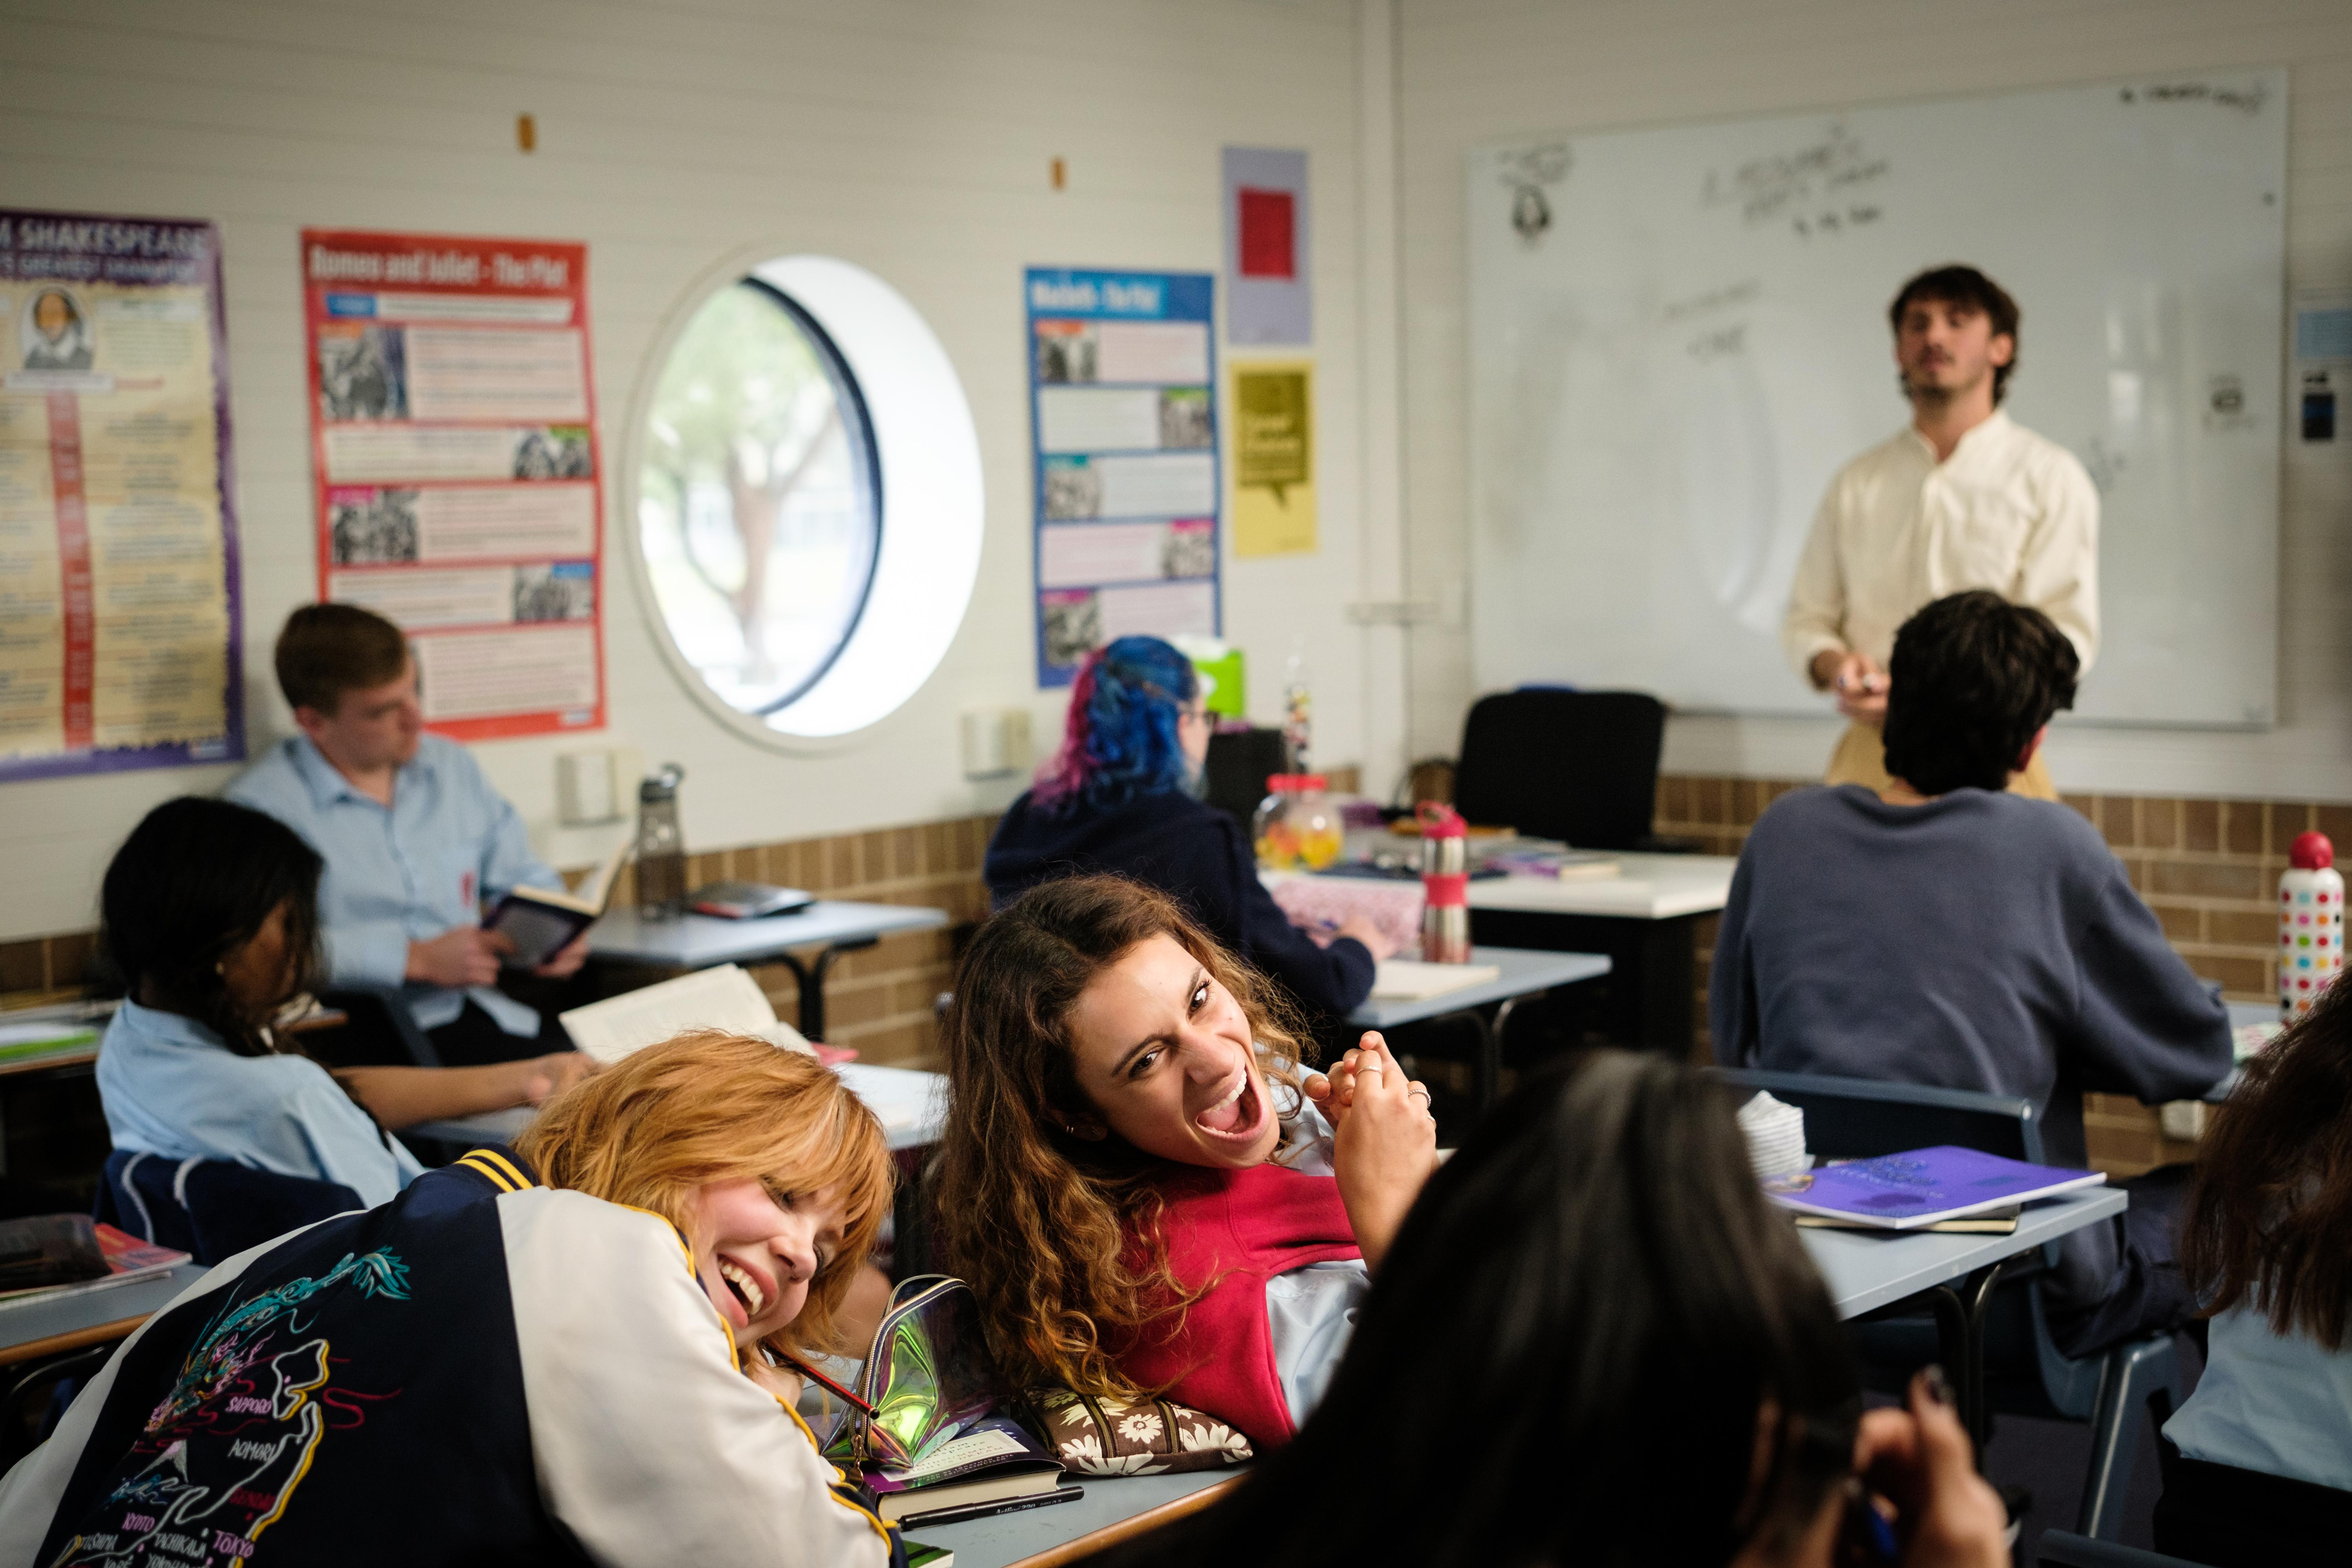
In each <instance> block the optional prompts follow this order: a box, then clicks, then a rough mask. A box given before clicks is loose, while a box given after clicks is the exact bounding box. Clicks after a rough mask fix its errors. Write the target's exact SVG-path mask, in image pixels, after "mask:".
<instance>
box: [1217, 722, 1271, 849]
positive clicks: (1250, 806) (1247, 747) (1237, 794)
mask: <svg viewBox="0 0 2352 1568" xmlns="http://www.w3.org/2000/svg"><path fill="white" fill-rule="evenodd" d="M1289 767H1290V762H1289V750H1288V748H1287V747H1286V746H1285V745H1284V744H1283V740H1282V731H1279V730H1220V731H1217V732H1216V733H1215V734H1213V735H1211V736H1210V737H1209V755H1208V758H1207V760H1205V761H1204V762H1202V764H1201V773H1202V784H1204V785H1205V788H1204V789H1203V791H1202V799H1204V800H1206V801H1207V802H1208V803H1209V804H1210V805H1213V806H1215V807H1216V808H1217V809H1218V810H1219V811H1222V812H1223V813H1224V814H1225V815H1226V816H1230V817H1232V818H1233V819H1234V821H1235V822H1238V823H1240V824H1241V825H1242V833H1243V835H1244V837H1246V836H1247V835H1248V833H1249V830H1250V826H1251V820H1250V819H1251V818H1252V817H1254V816H1256V815H1257V808H1258V807H1259V806H1260V805H1263V804H1265V781H1266V779H1267V778H1268V777H1270V776H1271V775H1273V774H1275V773H1286V772H1287V771H1288V770H1289Z"/></svg>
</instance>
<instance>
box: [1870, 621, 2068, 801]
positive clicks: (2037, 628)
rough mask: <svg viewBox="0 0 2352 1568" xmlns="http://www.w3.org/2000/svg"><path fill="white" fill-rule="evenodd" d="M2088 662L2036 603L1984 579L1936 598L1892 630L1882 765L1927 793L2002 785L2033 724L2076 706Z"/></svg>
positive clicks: (2030, 735)
mask: <svg viewBox="0 0 2352 1568" xmlns="http://www.w3.org/2000/svg"><path fill="white" fill-rule="evenodd" d="M2082 668H2083V661H2082V659H2081V658H2079V657H2078V656H2077V655H2076V654H2075V652H2074V644H2073V643H2071V642H2069V641H2067V640H2066V634H2065V633H2063V632H2062V631H2060V630H2059V629H2058V627H2057V626H2055V625H2054V624H2053V622H2052V621H2051V619H2050V617H2049V616H2045V615H2043V614H2042V612H2041V611H2039V610H2037V609H2034V608H2032V607H2031V606H2030V605H2012V604H2011V603H2010V602H2009V601H2008V600H2006V599H2004V598H2002V597H2001V596H2000V595H1999V594H1995V593H1991V592H1990V591H1988V590H1986V589H1983V588H1978V589H1975V590H1972V591H1971V592H1969V593H1966V594H1954V595H1951V596H1949V597H1948V598H1943V599H1938V600H1937V601H1936V602H1935V603H1934V604H1932V605H1928V606H1927V608H1926V609H1924V610H1921V611H1920V612H1919V613H1918V614H1917V615H1916V616H1912V617H1911V618H1910V619H1909V620H1907V621H1906V622H1904V623H1903V629H1902V630H1900V631H1898V632H1896V633H1895V657H1894V658H1891V659H1889V660H1888V661H1887V671H1886V672H1887V675H1888V677H1889V678H1890V679H1891V681H1892V683H1893V684H1892V685H1891V687H1890V688H1889V689H1888V691H1887V694H1886V771H1887V772H1888V773H1893V774H1894V775H1895V777H1896V778H1898V779H1901V780H1902V781H1903V782H1904V783H1905V784H1909V785H1910V786H1911V787H1912V788H1913V789H1916V790H1917V791H1918V792H1919V793H1920V794H1921V795H1943V794H1946V793H1947V792H1948V791H1951V790H1956V789H1965V788H1969V787H1971V786H1973V787H1974V788H1977V789H1993V790H1997V789H2003V788H2006V787H2007V786H2008V784H2009V775H2010V772H2011V769H2013V768H2015V767H2016V766H2017V759H2018V755H2019V753H2020V752H2023V751H2024V750H2025V746H2026V742H2029V741H2031V740H2032V739H2033V736H2034V732H2035V731H2038V730H2040V729H2041V728H2042V725H2044V724H2047V723H2048V722H2050V716H2051V715H2052V714H2053V713H2055V712H2057V711H2059V710H2061V709H2064V708H2072V707H2073V706H2074V679H2075V677H2076V676H2077V675H2079V674H2081V673H2082Z"/></svg>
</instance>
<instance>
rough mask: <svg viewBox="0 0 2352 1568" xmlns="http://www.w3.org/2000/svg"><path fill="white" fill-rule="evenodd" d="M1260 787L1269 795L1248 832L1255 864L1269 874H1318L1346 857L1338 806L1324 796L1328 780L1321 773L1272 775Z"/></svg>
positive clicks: (1344, 828)
mask: <svg viewBox="0 0 2352 1568" xmlns="http://www.w3.org/2000/svg"><path fill="white" fill-rule="evenodd" d="M1265 787H1266V789H1267V790H1268V791H1269V792H1270V793H1269V794H1268V795H1266V797H1265V804H1264V805H1261V806H1259V807H1258V808H1257V816H1256V817H1255V819H1254V820H1253V822H1252V825H1251V829H1250V837H1251V839H1252V840H1253V841H1254V842H1255V844H1256V846H1257V863H1258V864H1259V865H1261V866H1263V867H1265V868H1266V869H1268V870H1272V871H1320V870H1321V869H1322V868H1324V867H1326V866H1328V865H1331V864H1332V863H1333V862H1335V861H1337V860H1338V859H1339V857H1340V856H1341V855H1342V854H1343V853H1345V852H1346V850H1347V847H1348V829H1347V824H1346V823H1345V822H1344V821H1343V820H1341V817H1340V813H1339V802H1338V801H1335V800H1333V799H1332V798H1331V797H1330V796H1329V795H1328V794H1326V793H1325V792H1326V791H1327V790H1328V788H1329V787H1330V780H1328V778H1326V777H1324V775H1323V774H1321V773H1276V774H1274V775H1272V776H1271V777H1269V778H1268V779H1267V780H1266V781H1265Z"/></svg>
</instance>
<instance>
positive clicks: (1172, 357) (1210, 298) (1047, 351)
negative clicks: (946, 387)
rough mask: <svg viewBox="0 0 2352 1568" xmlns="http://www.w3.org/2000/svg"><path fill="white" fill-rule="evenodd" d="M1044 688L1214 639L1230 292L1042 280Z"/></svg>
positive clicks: (1039, 407)
mask: <svg viewBox="0 0 2352 1568" xmlns="http://www.w3.org/2000/svg"><path fill="white" fill-rule="evenodd" d="M1027 283H1028V289H1027V293H1028V319H1029V412H1030V421H1031V426H1030V427H1031V430H1032V431H1033V433H1034V452H1033V458H1032V461H1033V463H1034V473H1033V475H1032V478H1033V479H1034V483H1035V487H1036V520H1037V525H1036V549H1035V565H1036V573H1037V684H1038V685H1039V686H1041V687H1055V686H1067V685H1068V684H1069V683H1070V680H1071V678H1072V677H1073V676H1074V675H1076V671H1077V667H1078V664H1079V661H1080V660H1082V659H1084V658H1086V656H1087V654H1088V653H1090V652H1092V651H1093V650H1094V649H1096V648H1098V647H1102V646H1103V644H1105V643H1107V642H1109V641H1112V640H1113V639H1115V638H1118V637H1127V636H1129V635H1130V634H1133V633H1139V632H1140V633H1148V634H1150V635H1151V636H1153V637H1176V636H1179V635H1181V634H1184V633H1196V634H1199V635H1201V636H1204V637H1214V636H1216V635H1217V632H1218V630H1219V628H1220V626H1221V616H1222V614H1223V605H1222V604H1221V601H1220V597H1219V584H1218V576H1217V563H1218V558H1219V555H1220V553H1221V545H1220V541H1219V533H1220V529H1219V526H1218V514H1219V507H1220V502H1221V500H1222V497H1223V481H1222V479H1220V477H1219V474H1218V470H1217V374H1216V351H1215V348H1214V345H1213V333H1212V331H1211V326H1212V321H1213V307H1214V300H1215V280H1214V279H1213V278H1212V277H1211V276H1210V274H1208V273H1205V272H1089V271H1077V270H1072V269H1069V268H1048V267H1034V268H1030V269H1029V273H1028V279H1027Z"/></svg>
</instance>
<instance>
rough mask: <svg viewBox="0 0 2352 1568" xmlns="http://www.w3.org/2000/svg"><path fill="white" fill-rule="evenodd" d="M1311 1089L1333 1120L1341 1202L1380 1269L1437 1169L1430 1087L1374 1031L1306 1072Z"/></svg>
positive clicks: (1368, 1257)
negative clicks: (1321, 1067) (1327, 1065)
mask: <svg viewBox="0 0 2352 1568" xmlns="http://www.w3.org/2000/svg"><path fill="white" fill-rule="evenodd" d="M1306 1089H1307V1099H1308V1100H1312V1101H1313V1102H1314V1103H1315V1106H1316V1108H1317V1109H1318V1110H1321V1111H1322V1112H1323V1115H1324V1117H1325V1118H1326V1119H1327V1120H1328V1121H1330V1123H1331V1165H1332V1173H1333V1175H1335V1176H1336V1177H1337V1178H1338V1179H1339V1201H1340V1202H1341V1203H1342V1204H1344V1205H1346V1206H1347V1210H1348V1220H1349V1225H1351V1226H1353V1227H1354V1229H1355V1232H1356V1244H1357V1245H1358V1246H1359V1247H1361V1248H1362V1249H1363V1253H1364V1262H1365V1263H1366V1264H1367V1265H1368V1266H1370V1267H1371V1268H1379V1267H1380V1263H1381V1258H1383V1257H1384V1256H1386V1255H1387V1252H1388V1249H1389V1246H1390V1244H1391V1242H1393V1241H1394V1240H1395V1239H1396V1233H1397V1229H1398V1227H1399V1226H1402V1224H1403V1223H1404V1215H1405V1211H1406V1210H1407V1209H1409V1208H1411V1207H1412V1200H1413V1199H1414V1198H1415V1197H1416V1196H1418V1195H1419V1194H1420V1193H1421V1185H1422V1184H1423V1182H1426V1181H1427V1180H1429V1173H1431V1172H1432V1171H1433V1170H1435V1169H1436V1168H1437V1121H1436V1119H1435V1118H1433V1116H1431V1114H1430V1110H1429V1089H1428V1088H1427V1086H1425V1085H1424V1084H1423V1083H1422V1082H1421V1081H1420V1080H1419V1079H1408V1078H1407V1077H1406V1076H1405V1072H1404V1068H1402V1066H1400V1065H1399V1064H1398V1062H1397V1059H1396V1055H1395V1053H1394V1052H1392V1051H1391V1050H1390V1049H1389V1047H1388V1043H1387V1042H1386V1041H1385V1040H1383V1039H1381V1037H1380V1035H1379V1034H1378V1033H1377V1032H1375V1031H1371V1030H1367V1031H1366V1032H1365V1034H1364V1037H1363V1038H1362V1040H1361V1041H1360V1042H1359V1043H1358V1045H1357V1047H1356V1048H1355V1049H1354V1050H1351V1051H1349V1053H1348V1054H1347V1055H1346V1056H1344V1057H1342V1058H1339V1062H1338V1063H1336V1064H1335V1065H1334V1066H1333V1067H1332V1068H1331V1070H1330V1071H1329V1072H1328V1073H1316V1074H1311V1075H1309V1076H1308V1078H1307V1084H1306Z"/></svg>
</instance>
